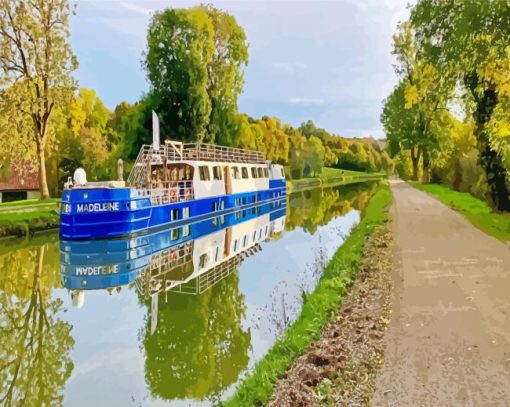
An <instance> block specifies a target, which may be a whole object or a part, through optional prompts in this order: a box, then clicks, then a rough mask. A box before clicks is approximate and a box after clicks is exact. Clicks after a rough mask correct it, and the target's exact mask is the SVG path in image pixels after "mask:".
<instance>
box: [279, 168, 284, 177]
mask: <svg viewBox="0 0 510 407" xmlns="http://www.w3.org/2000/svg"><path fill="white" fill-rule="evenodd" d="M280 171H281V173H282V178H285V172H284V171H283V168H280Z"/></svg>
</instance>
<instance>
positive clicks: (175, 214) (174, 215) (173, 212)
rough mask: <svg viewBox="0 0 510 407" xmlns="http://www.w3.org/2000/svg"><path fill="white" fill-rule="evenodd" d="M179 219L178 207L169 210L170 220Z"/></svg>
mask: <svg viewBox="0 0 510 407" xmlns="http://www.w3.org/2000/svg"><path fill="white" fill-rule="evenodd" d="M177 219H179V209H172V210H171V212H170V220H177Z"/></svg>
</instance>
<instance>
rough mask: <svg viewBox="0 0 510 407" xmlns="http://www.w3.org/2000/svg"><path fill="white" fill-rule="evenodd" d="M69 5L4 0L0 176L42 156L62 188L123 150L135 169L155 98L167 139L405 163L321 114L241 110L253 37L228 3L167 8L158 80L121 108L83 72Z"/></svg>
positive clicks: (316, 162)
mask: <svg viewBox="0 0 510 407" xmlns="http://www.w3.org/2000/svg"><path fill="white" fill-rule="evenodd" d="M30 4H31V3H30ZM69 15H70V7H69V4H68V3H66V2H65V1H64V2H63V1H61V0H48V1H47V2H45V3H44V5H43V7H42V8H40V9H39V8H37V7H35V6H33V5H22V4H21V3H20V1H12V2H2V3H0V16H3V17H5V19H4V20H2V21H9V23H8V24H6V25H5V27H4V28H5V29H3V30H1V31H0V43H1V44H2V50H1V51H0V68H1V69H2V70H1V71H0V72H2V77H1V78H0V83H1V84H2V85H3V87H2V88H0V89H1V90H0V134H1V136H2V142H1V143H0V156H1V157H2V161H1V162H0V164H1V165H0V177H1V175H2V170H5V169H6V168H8V167H9V165H17V164H18V163H24V165H26V163H27V162H29V163H33V165H34V168H35V169H38V170H39V181H40V184H41V193H42V196H43V197H45V196H47V195H48V194H49V192H50V191H51V193H52V194H54V195H58V194H59V191H60V189H61V186H62V184H63V182H64V181H65V179H66V178H67V177H69V176H70V175H71V174H72V173H73V171H74V170H75V169H76V168H78V167H83V168H85V170H86V171H87V174H88V178H89V179H90V180H103V179H109V178H112V177H114V176H115V171H116V161H117V160H118V159H119V158H123V159H124V160H125V161H126V165H125V170H126V172H127V171H129V169H130V165H131V164H132V162H133V161H134V159H135V158H136V155H137V154H138V151H139V148H140V146H141V145H142V144H150V143H151V142H152V121H151V112H152V111H153V110H154V111H155V112H157V113H158V116H159V119H160V126H161V127H160V128H161V135H162V137H163V138H164V139H172V140H182V141H190V142H191V141H192V142H208V143H216V144H222V145H227V146H236V147H242V148H249V149H256V150H259V151H262V152H264V153H265V155H266V157H267V159H269V160H271V161H274V162H278V163H281V164H284V165H287V166H288V168H289V174H290V175H291V176H292V177H294V178H301V177H304V176H310V175H312V176H313V175H315V174H316V173H319V172H320V171H321V169H322V167H323V166H332V167H338V168H344V169H349V170H358V171H388V172H391V171H392V170H393V162H392V160H391V159H390V157H389V156H388V154H386V153H385V152H384V151H383V149H382V148H381V146H380V145H379V143H378V142H377V141H376V140H373V139H364V140H361V139H359V140H349V139H346V138H342V137H338V136H335V135H331V134H329V133H328V132H326V131H325V130H324V129H320V128H317V127H316V126H315V125H314V124H313V122H311V121H308V122H307V123H303V124H302V125H301V126H300V127H299V128H297V129H296V128H293V127H292V126H290V125H287V124H283V123H281V122H280V121H279V120H278V119H277V118H274V117H266V116H264V117H262V118H261V119H254V118H251V117H249V116H247V115H245V114H242V113H240V112H239V111H238V106H237V98H238V96H239V94H240V93H241V92H242V90H243V85H244V78H243V70H244V67H245V66H246V65H247V64H248V43H247V38H246V35H245V32H244V30H243V29H242V27H240V26H239V25H238V24H237V22H236V20H235V19H234V17H232V16H231V15H229V14H228V13H226V12H225V11H222V10H219V9H217V8H215V7H213V6H212V5H206V6H205V5H201V6H198V7H193V8H189V9H178V8H168V9H165V10H163V11H160V12H156V13H155V14H154V15H153V16H152V20H151V22H150V24H149V28H148V32H147V48H146V51H145V52H144V54H143V66H144V69H145V71H146V74H147V78H148V80H149V82H150V89H149V91H148V92H147V93H146V94H144V95H142V97H141V98H140V100H139V101H138V102H136V103H134V104H129V103H127V102H122V103H120V104H118V105H117V106H116V107H115V109H114V111H113V112H112V111H109V110H108V109H107V108H106V107H105V105H104V104H103V102H102V101H101V100H100V98H99V97H98V95H97V94H96V92H95V91H94V90H90V89H84V88H82V89H79V88H78V83H77V81H76V80H74V79H73V77H72V72H73V71H74V70H75V69H76V68H77V66H78V61H77V59H76V57H75V56H74V55H73V53H72V50H71V48H70V46H69V43H68V41H67V40H68V36H69V30H68V29H69V25H68V19H69ZM9 16H12V17H13V18H12V19H11V18H7V17H9ZM3 17H2V18H3ZM13 39H14V40H13ZM126 86H129V84H126Z"/></svg>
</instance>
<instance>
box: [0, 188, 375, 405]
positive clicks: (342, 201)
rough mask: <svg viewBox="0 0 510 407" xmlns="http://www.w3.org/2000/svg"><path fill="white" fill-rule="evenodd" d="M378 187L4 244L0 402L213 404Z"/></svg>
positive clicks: (279, 325)
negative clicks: (144, 226) (99, 235)
mask: <svg viewBox="0 0 510 407" xmlns="http://www.w3.org/2000/svg"><path fill="white" fill-rule="evenodd" d="M375 188H376V185H375V184H374V183H363V184H356V185H347V186H340V187H335V188H327V189H320V188H318V189H314V190H309V191H304V192H298V193H294V194H291V195H289V196H288V197H287V199H286V200H284V201H282V202H280V203H278V204H272V205H265V206H259V207H254V208H252V209H250V210H248V211H241V212H239V213H236V214H232V215H227V216H224V217H217V218H211V219H208V220H206V221H204V222H201V223H200V224H194V225H189V226H183V227H182V228H179V230H172V231H160V232H158V233H154V234H152V235H148V236H144V237H140V238H137V239H125V240H117V241H111V242H109V241H104V242H101V243H98V242H95V243H83V242H79V243H70V242H59V239H58V234H57V233H52V234H47V235H44V236H36V237H35V238H33V239H31V240H29V241H23V242H19V241H3V242H1V243H0V344H1V346H0V382H1V386H0V404H1V405H3V404H7V405H9V404H11V403H12V404H19V405H41V404H45V405H59V404H64V405H69V406H90V405H98V406H99V405H108V406H126V405H155V406H159V405H165V406H166V405H172V406H189V405H199V406H201V405H211V404H214V403H215V402H216V401H218V400H221V399H225V398H228V397H229V396H230V395H231V394H232V393H233V392H234V391H235V388H236V386H237V385H238V384H239V382H240V381H241V380H242V378H243V377H244V376H245V375H246V374H247V373H248V372H249V371H250V369H251V368H252V367H253V366H254V364H255V363H256V362H257V360H259V359H260V358H261V357H262V356H263V355H264V354H265V353H266V352H267V351H268V349H269V348H270V347H271V345H272V344H273V343H274V341H275V340H276V339H277V338H278V337H279V335H281V334H282V333H283V332H284V331H285V329H286V328H287V327H288V326H289V325H290V324H291V323H292V322H293V321H294V320H295V318H296V317H297V315H298V314H299V311H300V308H301V304H302V299H303V293H308V292H310V291H312V290H313V288H314V287H315V284H316V283H317V281H318V279H319V278H320V275H321V272H322V270H323V268H324V266H325V265H326V264H327V262H328V261H329V259H330V258H331V256H332V255H333V253H334V252H335V250H336V249H337V247H338V246H340V245H341V244H342V242H343V241H344V239H345V238H346V237H347V236H348V235H349V233H350V231H351V229H352V227H354V226H355V225H356V224H357V223H358V222H359V219H360V217H361V216H362V214H363V210H364V208H365V206H366V203H367V202H368V199H369V197H370V195H371V194H372V193H373V192H374V190H375Z"/></svg>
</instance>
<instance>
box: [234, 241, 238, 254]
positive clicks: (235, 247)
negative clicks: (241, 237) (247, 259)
mask: <svg viewBox="0 0 510 407" xmlns="http://www.w3.org/2000/svg"><path fill="white" fill-rule="evenodd" d="M234 252H237V239H236V240H234Z"/></svg>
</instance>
